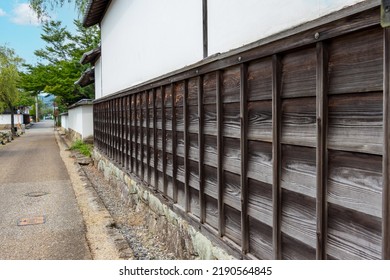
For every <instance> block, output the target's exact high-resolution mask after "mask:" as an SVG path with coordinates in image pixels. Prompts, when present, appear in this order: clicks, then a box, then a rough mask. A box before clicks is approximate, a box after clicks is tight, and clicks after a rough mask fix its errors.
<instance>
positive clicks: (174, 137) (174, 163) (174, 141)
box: [171, 83, 178, 203]
mask: <svg viewBox="0 0 390 280" xmlns="http://www.w3.org/2000/svg"><path fill="white" fill-rule="evenodd" d="M171 93H172V94H171V95H172V184H173V202H174V203H177V194H178V191H177V134H176V94H175V87H174V84H173V83H172V84H171Z"/></svg>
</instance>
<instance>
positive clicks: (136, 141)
mask: <svg viewBox="0 0 390 280" xmlns="http://www.w3.org/2000/svg"><path fill="white" fill-rule="evenodd" d="M134 99H135V100H134V106H135V109H134V111H135V123H134V134H135V174H136V175H137V176H138V177H139V159H138V153H139V151H138V150H139V148H138V147H139V145H138V138H139V135H140V133H139V132H140V130H139V105H138V102H139V101H138V99H139V94H138V93H136V94H135V95H134Z"/></svg>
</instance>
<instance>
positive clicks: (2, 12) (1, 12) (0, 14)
mask: <svg viewBox="0 0 390 280" xmlns="http://www.w3.org/2000/svg"><path fill="white" fill-rule="evenodd" d="M5 15H6V13H5V12H4V10H3V9H2V8H0V17H3V16H5Z"/></svg>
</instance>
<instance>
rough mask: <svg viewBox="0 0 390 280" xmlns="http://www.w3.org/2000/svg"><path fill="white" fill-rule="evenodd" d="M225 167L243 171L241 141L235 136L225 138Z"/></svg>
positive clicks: (237, 172) (235, 171)
mask: <svg viewBox="0 0 390 280" xmlns="http://www.w3.org/2000/svg"><path fill="white" fill-rule="evenodd" d="M223 147H224V149H223V160H222V161H223V169H224V170H227V171H230V172H233V173H236V174H240V173H241V151H240V142H239V141H237V140H236V139H233V138H228V137H224V138H223Z"/></svg>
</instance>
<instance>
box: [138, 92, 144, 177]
mask: <svg viewBox="0 0 390 280" xmlns="http://www.w3.org/2000/svg"><path fill="white" fill-rule="evenodd" d="M143 95H144V94H143V93H140V94H139V111H140V114H139V129H140V148H141V154H140V163H141V174H140V175H139V177H140V178H141V180H142V181H144V175H145V165H144V148H145V147H144V134H145V128H144V98H143Z"/></svg>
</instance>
